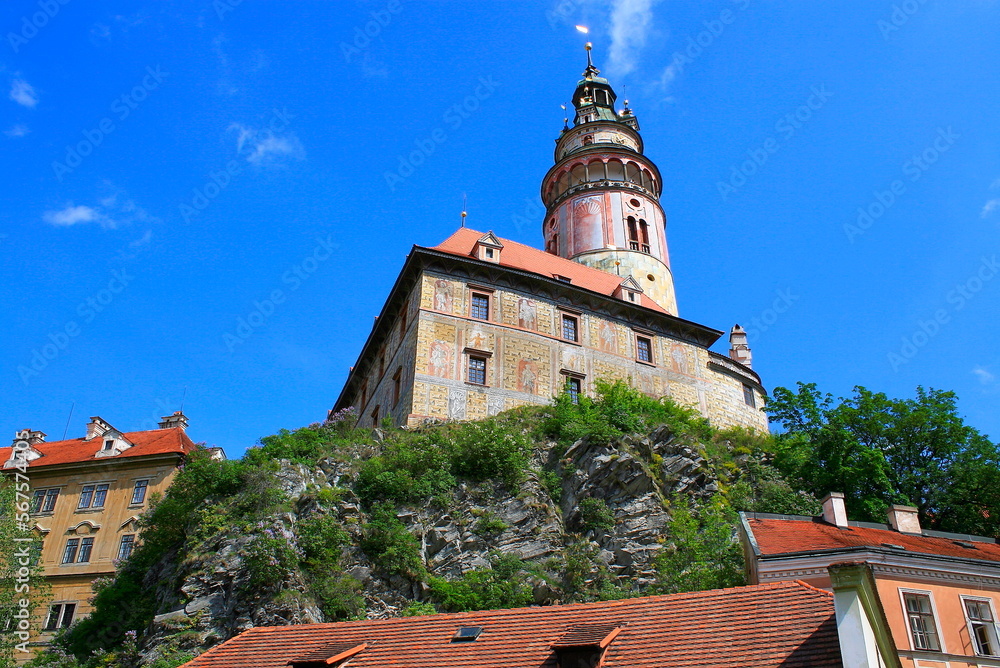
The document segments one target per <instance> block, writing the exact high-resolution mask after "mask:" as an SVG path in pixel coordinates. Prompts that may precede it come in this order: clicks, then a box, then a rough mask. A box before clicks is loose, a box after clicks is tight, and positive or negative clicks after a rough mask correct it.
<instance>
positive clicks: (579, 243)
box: [573, 195, 604, 252]
mask: <svg viewBox="0 0 1000 668" xmlns="http://www.w3.org/2000/svg"><path fill="white" fill-rule="evenodd" d="M591 248H604V200H603V197H602V196H600V195H596V196H591V197H581V198H580V199H578V200H577V201H576V204H575V205H574V207H573V249H574V252H580V251H581V250H587V249H591Z"/></svg>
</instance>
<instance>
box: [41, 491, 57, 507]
mask: <svg viewBox="0 0 1000 668" xmlns="http://www.w3.org/2000/svg"><path fill="white" fill-rule="evenodd" d="M58 498H59V490H58V489H47V490H45V501H44V502H43V503H42V512H43V513H51V512H52V511H54V510H55V509H56V499H58Z"/></svg>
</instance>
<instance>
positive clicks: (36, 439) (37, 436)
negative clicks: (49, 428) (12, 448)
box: [11, 429, 45, 445]
mask: <svg viewBox="0 0 1000 668" xmlns="http://www.w3.org/2000/svg"><path fill="white" fill-rule="evenodd" d="M24 432H28V435H27V436H26V437H25V438H24V439H20V438H18V435H19V434H23V433H24ZM21 440H25V441H27V442H28V445H38V444H39V443H44V442H45V432H44V431H35V430H34V429H21V430H20V431H17V432H15V433H14V442H13V443H12V444H11V445H16V444H17V443H18V442H19V441H21Z"/></svg>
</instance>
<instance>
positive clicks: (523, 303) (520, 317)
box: [517, 299, 538, 329]
mask: <svg viewBox="0 0 1000 668" xmlns="http://www.w3.org/2000/svg"><path fill="white" fill-rule="evenodd" d="M517 324H518V326H519V327H523V328H524V329H535V327H536V325H537V324H538V309H537V307H536V306H535V302H533V301H531V300H530V299H518V300H517Z"/></svg>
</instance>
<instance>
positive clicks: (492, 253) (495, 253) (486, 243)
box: [472, 232, 503, 264]
mask: <svg viewBox="0 0 1000 668" xmlns="http://www.w3.org/2000/svg"><path fill="white" fill-rule="evenodd" d="M502 250H503V244H502V243H500V240H499V239H497V237H496V235H495V234H493V233H492V232H489V233H487V234H485V235H483V237H482V238H481V239H480V240H479V241H477V242H476V247H475V248H474V249H473V253H472V254H473V255H474V256H476V257H477V258H479V259H480V260H483V261H484V262H493V263H494V264H500V251H502Z"/></svg>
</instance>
